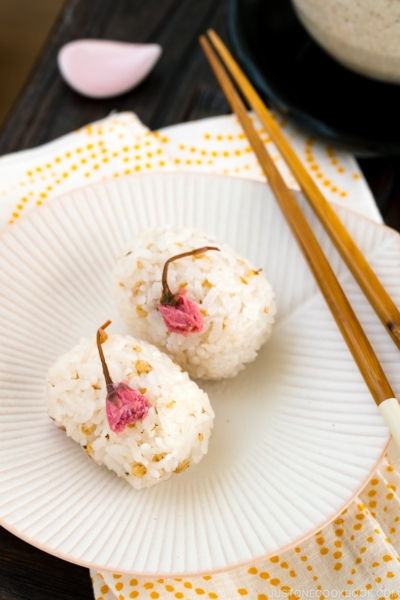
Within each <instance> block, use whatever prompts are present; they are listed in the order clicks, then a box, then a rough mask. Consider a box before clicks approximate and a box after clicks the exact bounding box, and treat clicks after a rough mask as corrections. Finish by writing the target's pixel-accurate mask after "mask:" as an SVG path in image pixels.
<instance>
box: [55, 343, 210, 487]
mask: <svg viewBox="0 0 400 600" xmlns="http://www.w3.org/2000/svg"><path fill="white" fill-rule="evenodd" d="M102 348H103V352H104V356H105V360H106V362H107V365H108V369H109V371H110V375H111V379H112V380H113V382H114V383H119V382H122V381H124V380H125V381H128V384H129V386H130V387H131V388H133V389H135V390H138V391H140V392H141V393H142V394H143V395H145V396H146V398H147V399H148V401H149V403H150V405H151V406H150V408H149V411H148V413H147V415H146V417H145V418H144V419H142V420H138V421H136V422H135V423H133V424H130V425H128V426H127V427H126V428H125V429H124V431H123V432H122V433H120V434H119V435H117V434H116V433H114V432H113V431H112V430H111V429H110V426H109V424H108V421H107V418H106V411H105V408H106V393H107V392H106V384H105V379H104V375H103V371H102V366H101V362H100V358H99V353H98V349H97V346H96V342H95V339H94V338H93V339H84V338H83V339H81V340H80V342H79V344H78V345H77V346H75V348H73V349H72V350H71V351H70V352H68V353H67V354H65V355H64V356H61V357H60V358H59V359H58V360H57V361H56V362H55V364H54V365H53V366H52V367H51V369H50V371H49V374H48V377H47V380H48V384H47V389H46V404H47V408H48V412H49V415H50V417H51V418H52V419H54V420H55V422H56V424H57V425H58V426H59V427H61V428H65V430H66V433H67V435H68V436H70V437H71V438H72V439H73V440H75V441H76V442H78V444H80V445H81V446H82V448H83V449H84V451H85V452H86V454H88V455H89V456H90V457H91V458H92V459H93V460H94V461H95V462H96V463H97V464H99V465H105V466H106V467H108V468H109V469H111V470H112V471H115V473H116V474H117V475H118V476H120V477H123V478H124V479H125V480H126V481H128V483H130V484H131V485H132V486H133V487H134V488H136V489H140V488H144V487H150V486H152V485H155V484H156V483H159V482H160V481H165V480H166V479H169V478H170V477H171V475H173V474H174V473H181V472H182V471H184V470H185V469H186V468H187V467H189V466H190V465H192V464H194V463H198V462H199V461H200V460H201V459H202V457H203V456H204V455H205V454H206V453H207V449H208V441H209V438H210V434H211V430H212V427H213V419H214V412H213V410H212V408H211V405H210V401H209V399H208V396H207V394H206V393H205V392H203V391H202V390H201V389H200V388H199V387H198V386H197V385H196V384H195V383H194V382H193V381H191V380H190V379H189V377H188V375H187V373H184V372H182V369H181V367H179V366H178V365H177V364H175V363H173V362H172V360H171V359H170V358H168V356H166V355H165V354H163V353H162V352H160V351H159V350H158V349H157V348H155V347H154V346H151V345H150V344H147V343H146V342H139V341H138V340H136V339H135V338H133V337H130V336H121V335H110V336H109V337H108V339H107V341H106V342H104V343H103V344H102Z"/></svg>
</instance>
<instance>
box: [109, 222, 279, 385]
mask: <svg viewBox="0 0 400 600" xmlns="http://www.w3.org/2000/svg"><path fill="white" fill-rule="evenodd" d="M203 246H217V247H218V248H219V249H220V252H217V251H208V252H206V253H204V254H202V255H199V256H190V257H186V258H182V259H179V260H177V261H175V262H172V263H170V265H169V269H168V284H169V287H170V290H171V292H173V293H174V294H175V293H177V292H179V290H182V289H185V290H186V297H187V298H189V299H190V300H192V301H194V302H196V303H197V304H198V305H199V307H200V312H201V313H202V315H203V318H204V327H203V330H202V331H201V332H199V333H190V334H189V335H188V337H185V336H184V335H182V334H180V333H170V332H169V331H168V329H167V327H166V325H165V323H164V320H163V317H162V315H161V313H160V311H159V310H158V306H159V304H160V298H161V294H162V284H161V277H162V271H163V267H164V264H165V262H166V261H167V260H168V259H169V258H171V257H172V256H175V255H176V254H181V253H183V252H187V251H191V250H194V249H196V248H201V247H203ZM113 288H114V298H115V302H116V305H117V308H118V310H119V313H120V314H121V316H122V318H123V319H124V320H125V322H126V323H127V324H128V326H129V327H131V328H132V330H133V332H134V333H135V335H136V336H137V337H139V338H141V339H145V340H147V341H149V342H151V343H153V344H155V345H156V346H158V347H159V348H162V349H163V350H165V352H167V354H169V355H170V356H171V357H173V358H174V359H175V360H176V361H177V362H178V363H179V364H180V365H181V366H182V368H183V369H185V370H186V371H187V372H188V373H189V375H190V376H192V377H195V378H204V379H220V378H223V377H233V376H235V375H236V374H237V373H238V372H239V371H240V370H241V369H243V368H244V365H245V364H246V363H248V362H251V361H253V360H254V359H255V358H256V356H257V352H258V350H259V349H260V347H261V346H262V344H264V343H265V342H266V341H267V339H268V337H269V336H270V334H271V329H272V325H273V323H274V320H275V319H274V316H275V313H276V306H275V300H274V296H275V295H274V291H273V289H272V286H271V284H270V283H269V282H268V280H267V278H266V276H265V274H264V273H263V272H262V271H261V270H259V269H257V268H256V267H255V266H254V265H253V264H251V263H250V261H248V260H246V259H244V258H242V257H240V256H239V255H238V254H237V253H236V252H235V251H234V250H232V249H231V248H229V247H228V246H226V245H224V244H219V243H218V242H217V241H216V240H215V239H213V238H211V237H209V236H208V235H205V234H203V233H200V232H198V231H195V230H193V229H179V230H178V229H171V228H158V229H153V230H147V231H143V232H141V233H140V234H138V235H137V236H136V237H135V239H134V240H132V241H131V242H129V244H127V246H126V247H125V248H124V250H123V252H122V255H121V257H120V258H119V259H118V263H117V265H116V267H115V269H114V273H113Z"/></svg>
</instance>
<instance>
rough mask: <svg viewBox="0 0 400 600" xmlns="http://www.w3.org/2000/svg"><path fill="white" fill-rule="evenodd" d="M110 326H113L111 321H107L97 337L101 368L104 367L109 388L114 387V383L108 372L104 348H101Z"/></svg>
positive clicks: (100, 328)
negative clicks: (107, 328)
mask: <svg viewBox="0 0 400 600" xmlns="http://www.w3.org/2000/svg"><path fill="white" fill-rule="evenodd" d="M109 325H111V321H107V322H106V323H104V325H102V326H101V327H99V329H98V330H97V336H96V342H97V349H98V351H99V356H100V360H101V366H102V367H103V373H104V379H105V380H106V385H107V386H108V385H112V383H113V381H112V379H111V377H110V373H109V371H108V367H107V363H106V359H105V358H104V353H103V348H102V347H101V344H102V340H101V338H102V336H104V334H105V331H104V330H105V329H106V327H108V326H109Z"/></svg>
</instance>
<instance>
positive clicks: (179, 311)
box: [158, 295, 204, 337]
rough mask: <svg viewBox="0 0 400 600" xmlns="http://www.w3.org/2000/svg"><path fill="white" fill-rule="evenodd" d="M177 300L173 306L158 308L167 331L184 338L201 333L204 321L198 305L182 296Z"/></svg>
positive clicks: (162, 305) (161, 305)
mask: <svg viewBox="0 0 400 600" xmlns="http://www.w3.org/2000/svg"><path fill="white" fill-rule="evenodd" d="M177 298H178V303H177V304H175V306H169V305H164V304H160V305H159V307H158V310H159V311H160V313H161V315H162V318H163V319H164V323H165V326H166V327H167V329H168V331H169V332H170V333H180V334H181V335H184V336H185V337H188V336H189V334H190V333H199V332H200V331H203V327H204V319H203V315H202V314H201V312H200V308H199V306H198V304H196V302H193V300H189V298H187V297H186V296H183V295H179V296H177Z"/></svg>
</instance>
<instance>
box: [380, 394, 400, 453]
mask: <svg viewBox="0 0 400 600" xmlns="http://www.w3.org/2000/svg"><path fill="white" fill-rule="evenodd" d="M379 410H380V411H381V415H382V416H383V418H384V419H385V422H386V425H387V426H388V427H389V431H390V433H391V434H392V436H393V437H394V439H395V440H396V443H397V445H398V446H399V447H400V404H399V402H398V400H397V398H388V399H387V400H384V401H383V402H381V403H380V404H379Z"/></svg>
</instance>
